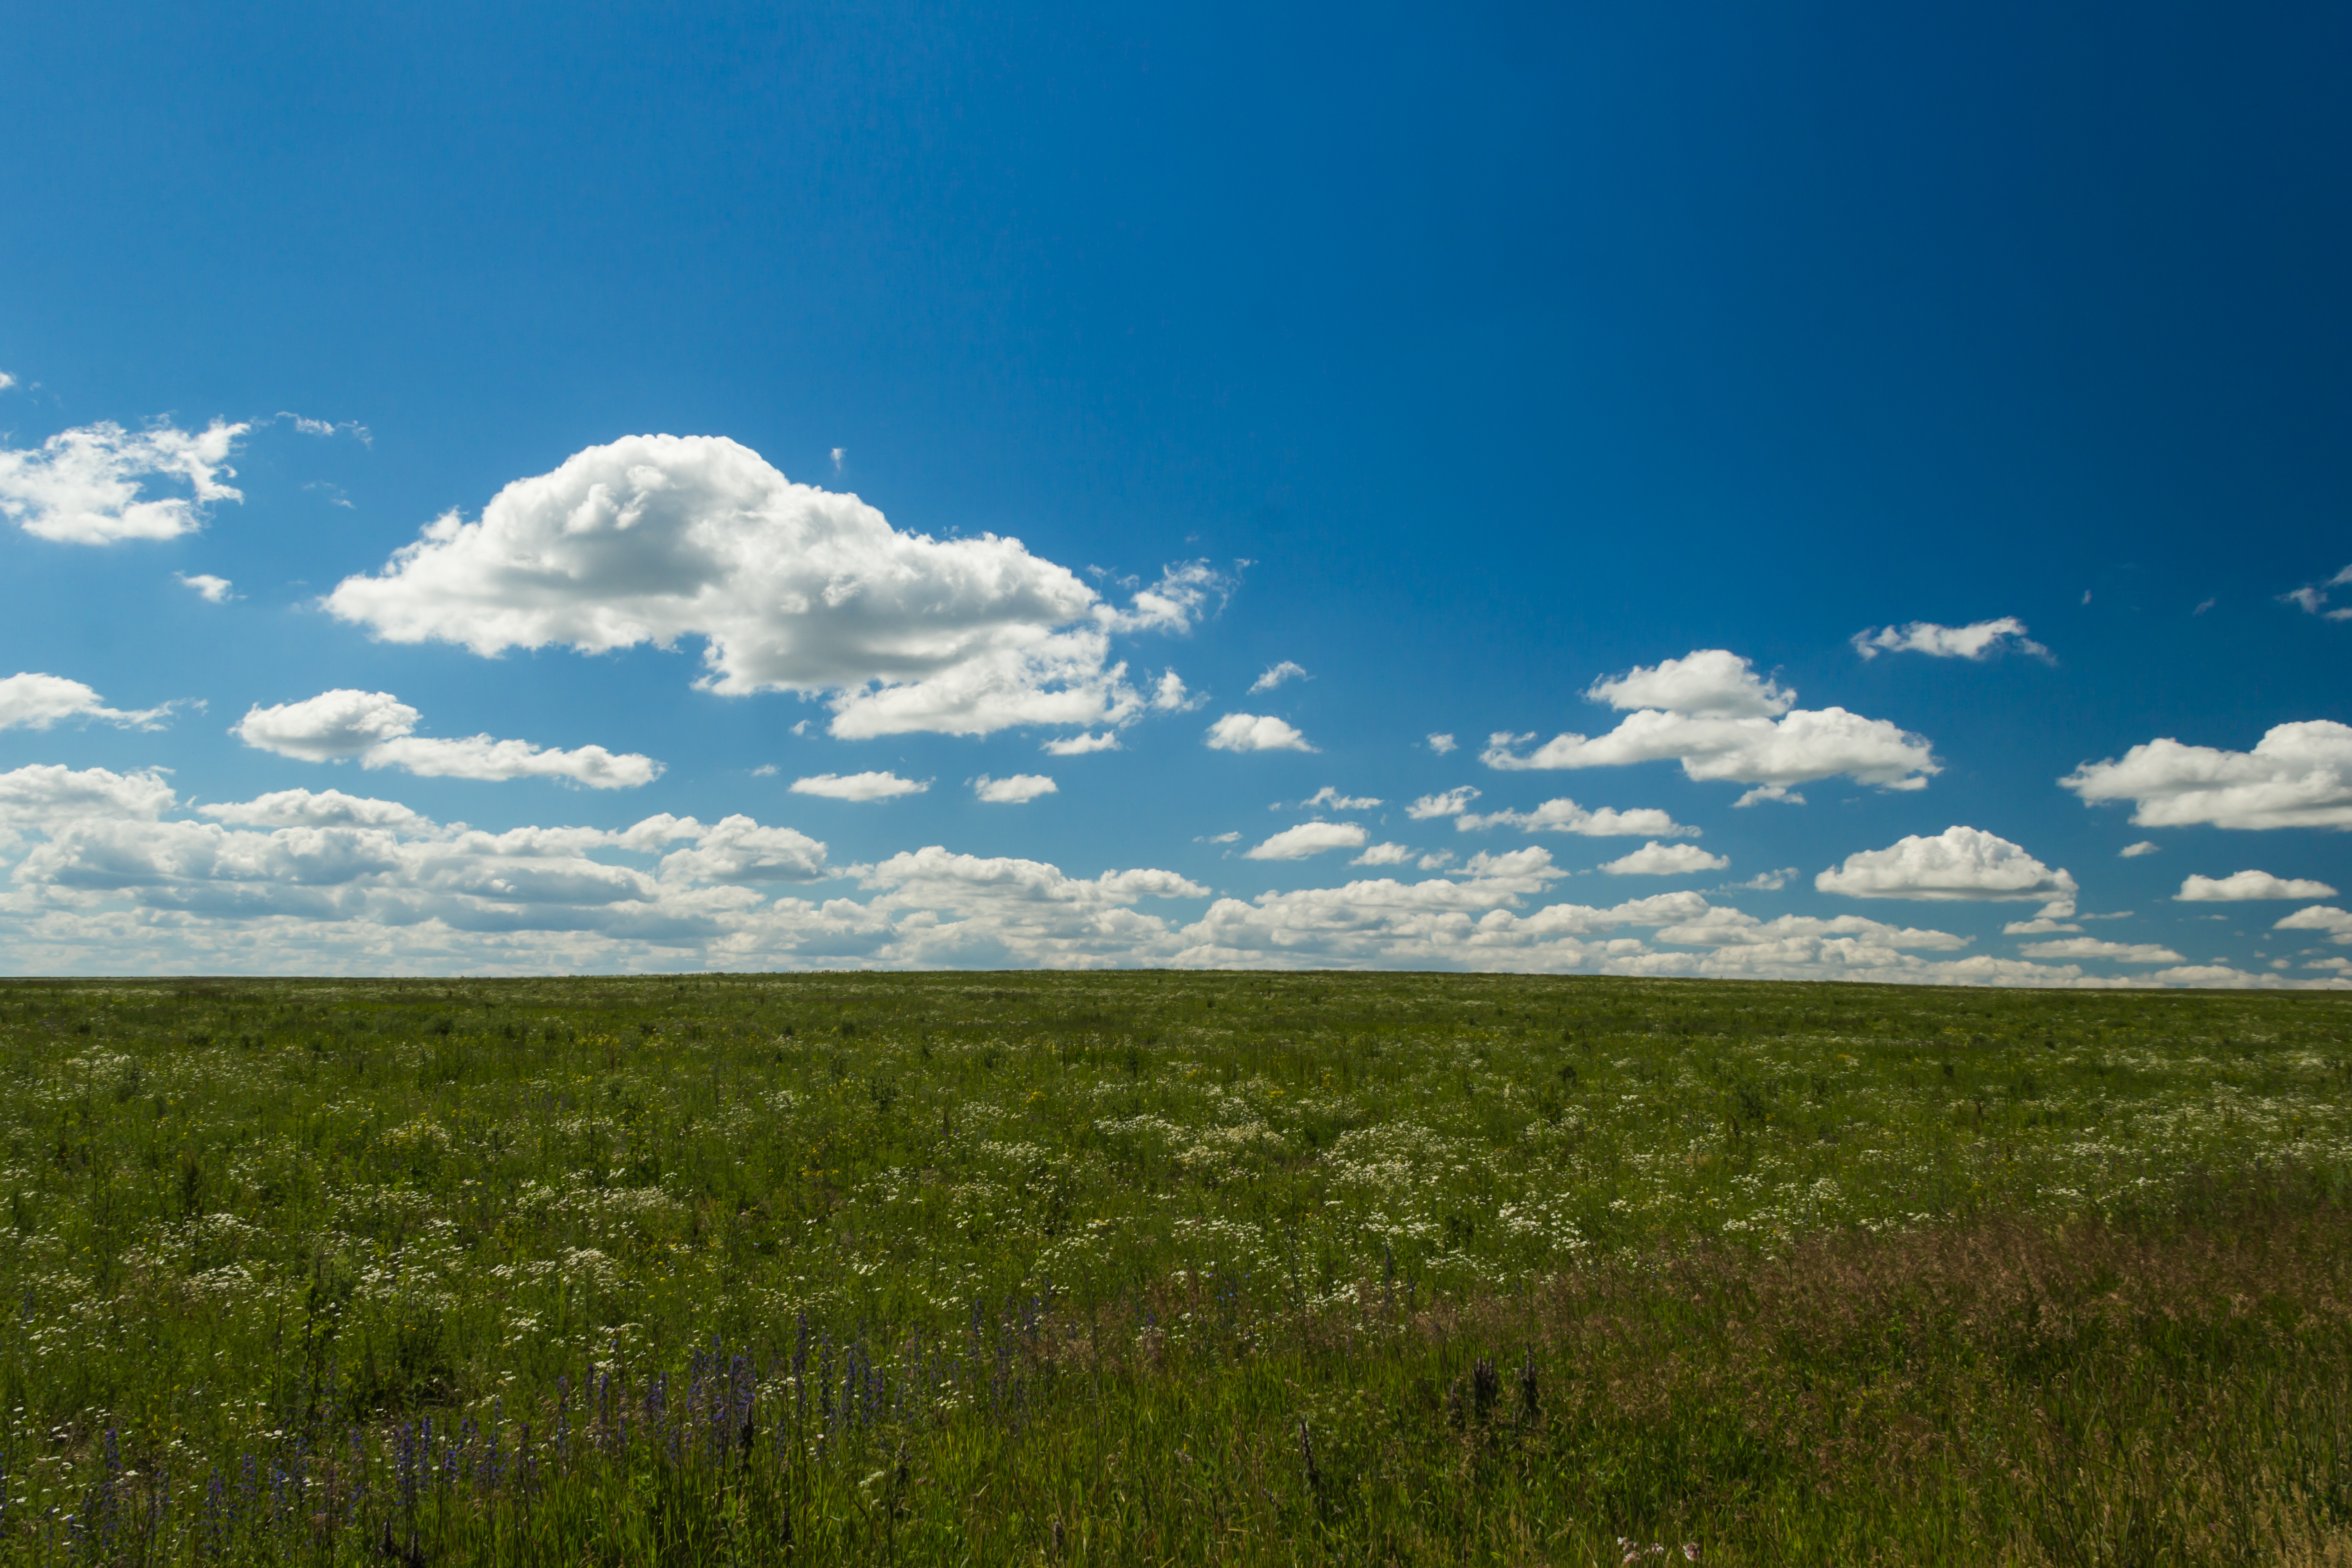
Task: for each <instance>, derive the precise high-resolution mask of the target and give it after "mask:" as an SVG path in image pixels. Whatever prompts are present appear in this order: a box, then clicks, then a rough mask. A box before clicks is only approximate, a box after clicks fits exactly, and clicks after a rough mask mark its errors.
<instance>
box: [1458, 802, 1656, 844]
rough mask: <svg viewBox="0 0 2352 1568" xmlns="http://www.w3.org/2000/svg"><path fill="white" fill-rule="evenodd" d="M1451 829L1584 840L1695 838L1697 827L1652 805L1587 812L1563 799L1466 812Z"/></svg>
mask: <svg viewBox="0 0 2352 1568" xmlns="http://www.w3.org/2000/svg"><path fill="white" fill-rule="evenodd" d="M1454 826H1455V827H1457V828H1459V829H1460V830H1462V831H1463V832H1465V833H1475V832H1478V831H1480V830H1481V829H1484V828H1488V827H1516V828H1517V829H1518V830H1519V831H1521V832H1522V833H1574V834H1579V835H1580V836H1582V837H1586V838H1641V837H1653V838H1695V837H1697V836H1698V829H1697V828H1696V827H1685V826H1683V825H1682V824H1680V823H1678V822H1676V821H1675V819H1674V818H1673V817H1672V816H1669V815H1668V814H1667V813H1665V812H1664V811H1661V810H1659V809H1658V808H1657V807H1656V806H1654V805H1637V806H1635V807H1634V808H1633V810H1631V811H1620V810H1618V809H1617V808H1616V807H1615V806H1613V805H1604V806H1602V807H1601V808H1600V809H1599V810H1598V811H1587V810H1586V809H1585V808H1584V807H1582V806H1580V805H1577V804H1576V802H1574V801H1572V800H1570V799H1569V798H1568V797H1566V796H1565V795H1563V796H1561V797H1560V798H1559V799H1557V800H1548V801H1546V802H1544V803H1543V804H1542V805H1539V806H1538V807H1536V808H1535V809H1534V810H1533V811H1490V812H1487V813H1485V814H1484V815H1481V814H1479V813H1477V812H1466V813H1464V814H1463V815H1461V816H1456V817H1455V818H1454Z"/></svg>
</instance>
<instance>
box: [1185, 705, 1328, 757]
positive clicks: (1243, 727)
mask: <svg viewBox="0 0 2352 1568" xmlns="http://www.w3.org/2000/svg"><path fill="white" fill-rule="evenodd" d="M1208 745H1209V749H1210V750H1211V751H1213V752H1311V751H1313V750H1314V749H1315V748H1314V747H1312V746H1310V745H1308V744H1307V737H1306V736H1304V735H1302V734H1300V733H1299V732H1298V731H1297V730H1294V729H1292V728H1291V727H1290V726H1289V725H1288V724H1287V723H1286V722H1284V721H1282V720H1280V719H1274V718H1269V717H1266V716H1265V715H1263V714H1257V713H1228V714H1226V715H1225V716H1224V717H1223V718H1222V719H1220V720H1218V721H1216V722H1215V723H1213V724H1212V725H1210V726H1209V741H1208Z"/></svg>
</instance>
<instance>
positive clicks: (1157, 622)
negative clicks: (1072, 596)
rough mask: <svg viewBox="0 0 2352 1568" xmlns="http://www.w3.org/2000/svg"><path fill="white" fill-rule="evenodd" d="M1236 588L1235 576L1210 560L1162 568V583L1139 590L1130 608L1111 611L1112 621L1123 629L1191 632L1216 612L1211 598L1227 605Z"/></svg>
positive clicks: (1218, 606)
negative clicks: (1221, 569) (1224, 572)
mask: <svg viewBox="0 0 2352 1568" xmlns="http://www.w3.org/2000/svg"><path fill="white" fill-rule="evenodd" d="M1128 584H1129V586H1130V587H1132V586H1133V585H1134V580H1133V579H1132V578H1130V579H1128ZM1233 591H1234V579H1233V578H1231V577H1228V576H1226V575H1225V574H1223V573H1222V572H1220V571H1218V570H1217V569H1216V568H1215V567H1213V566H1211V565H1210V564H1209V563H1207V562H1205V561H1184V562H1180V563H1177V564H1175V565H1173V566H1166V567H1162V568H1161V569H1160V581H1159V582H1157V583H1154V584H1151V585H1150V587H1148V588H1138V589H1136V592H1135V597H1134V600H1133V601H1132V603H1131V604H1130V605H1129V608H1128V609H1127V610H1125V611H1124V612H1118V611H1113V612H1112V613H1111V616H1112V621H1113V624H1114V625H1116V626H1118V627H1119V628H1120V629H1122V630H1129V631H1134V630H1144V631H1162V632H1189V631H1191V630H1192V627H1193V626H1195V625H1197V624H1198V623H1199V622H1200V621H1201V620H1202V618H1203V617H1205V616H1210V615H1212V614H1213V613H1215V612H1214V610H1213V609H1212V607H1211V606H1210V604H1209V601H1210V600H1212V599H1214V600H1215V601H1216V602H1217V605H1216V607H1217V608H1223V605H1224V602H1225V600H1226V599H1227V598H1228V597H1229V596H1231V595H1232V593H1233Z"/></svg>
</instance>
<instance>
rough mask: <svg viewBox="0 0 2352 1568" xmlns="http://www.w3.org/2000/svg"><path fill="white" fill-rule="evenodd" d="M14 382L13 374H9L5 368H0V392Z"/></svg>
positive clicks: (14, 383)
mask: <svg viewBox="0 0 2352 1568" xmlns="http://www.w3.org/2000/svg"><path fill="white" fill-rule="evenodd" d="M14 385H16V377H15V376H13V375H10V374H8V373H7V372H6V371H5V370H0V392H5V391H7V390H8V389H9V388H10V387H12V386H14Z"/></svg>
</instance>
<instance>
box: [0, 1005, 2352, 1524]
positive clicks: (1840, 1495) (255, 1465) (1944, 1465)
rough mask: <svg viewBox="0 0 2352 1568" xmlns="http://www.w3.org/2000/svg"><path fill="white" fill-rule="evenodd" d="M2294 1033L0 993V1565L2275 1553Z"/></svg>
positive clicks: (2311, 1051) (2067, 1019) (1240, 1009)
mask: <svg viewBox="0 0 2352 1568" xmlns="http://www.w3.org/2000/svg"><path fill="white" fill-rule="evenodd" d="M2347 1025H2352V1011H2347V1004H2346V1003H2345V1002H2344V1001H2341V1000H2339V999H2336V998H2335V997H2333V996H2326V995H2306V996H2276V997H2248V996H2240V995H2217V994H2179V993H2163V994H2140V995H2135V994H2124V995H2116V994H2098V995H2071V994H2013V993H2008V994H1986V993H1966V992H1951V991H1916V990H1900V989H1887V988H1867V987H1821V986H1797V985H1764V984H1711V983H1691V982H1635V981H1593V980H1559V979H1538V978H1517V977H1461V976H1449V977H1432V976H1326V975H1304V976H1300V975H1293V976H1273V977H1268V976H1256V975H1251V976H1239V975H1230V974H1213V975H1164V974H1162V975H1151V974H1141V975H1139V974H1115V975H1068V976H1036V975H1026V976H996V975H988V976H974V975H933V976H915V977H890V978H883V977H874V976H813V977H793V978H772V977H733V978H725V979H706V978H696V979H692V980H671V979H645V980H626V981H577V982H500V983H480V984H473V983H461V984H448V983H441V982H433V983H398V984H394V983H350V984H342V983H337V984H320V983H299V982H252V983H245V982H234V983H231V982H222V983H178V982H159V983H107V984H85V983H73V984H67V983H11V984H0V1103H5V1107H6V1116H5V1137H6V1143H5V1167H0V1186H5V1193H6V1196H7V1201H8V1205H9V1206H8V1215H7V1223H6V1224H5V1225H0V1291H5V1294H0V1301H5V1302H7V1303H10V1304H11V1305H12V1307H13V1309H14V1311H13V1315H12V1316H11V1317H10V1318H9V1319H8V1320H7V1321H6V1322H5V1327H0V1380H5V1382H0V1402H5V1406H6V1411H7V1414H6V1421H5V1432H0V1463H5V1480H6V1484H5V1489H0V1497H4V1498H5V1500H0V1549H4V1550H5V1551H7V1552H13V1553H16V1554H18V1555H21V1556H26V1557H30V1558H50V1557H54V1558H58V1559H60V1560H63V1559H66V1558H88V1559H89V1560H93V1561H124V1562H149V1561H152V1562H163V1561H172V1562H179V1561H198V1560H213V1559H217V1560H220V1561H296V1560H306V1561H319V1562H358V1561H361V1560H362V1559H367V1560H382V1559H383V1557H384V1556H385V1555H386V1554H387V1553H389V1554H390V1555H391V1556H393V1557H394V1558H403V1559H407V1560H411V1561H421V1560H432V1561H445V1560H446V1561H488V1562H498V1561H511V1562H541V1561H546V1562H552V1561H555V1560H558V1559H562V1560H563V1561H567V1562H577V1561H581V1560H583V1558H584V1559H586V1560H590V1561H610V1562H615V1563H619V1562H646V1561H677V1562H696V1563H702V1562H725V1561H744V1562H750V1561H759V1562H772V1561H784V1560H787V1559H789V1558H802V1559H805V1560H808V1561H816V1562H825V1561H834V1560H841V1559H848V1560H873V1561H878V1562H898V1561H906V1562H941V1563H963V1562H971V1563H1013V1562H1021V1563H1030V1562H1038V1561H1045V1562H1063V1561H1068V1562H1106V1563H1108V1562H1122V1563H1125V1562H1135V1563H1144V1562H1169V1561H1182V1562H1190V1561H1204V1560H1219V1561H1234V1562H1256V1561H1276V1560H1279V1561H1284V1562H1294V1561H1314V1562H1321V1561H1329V1562H1428V1561H1482V1562H1483V1561H1500V1562H1525V1563H1554V1562H1559V1563H1568V1562H1593V1561H1607V1562H1612V1563H1614V1562H1622V1561H1623V1559H1624V1556H1625V1553H1626V1552H1629V1551H1632V1552H1636V1553H1637V1554H1640V1555H1647V1556H1651V1557H1654V1558H1656V1559H1657V1560H1660V1561H1664V1560H1666V1558H1667V1557H1669V1556H1670V1557H1671V1558H1672V1559H1673V1560H1675V1561H1681V1560H1684V1557H1685V1545H1688V1546H1689V1547H1690V1548H1691V1549H1693V1550H1696V1551H1697V1552H1700V1553H1701V1560H1702V1561H1717V1562H1737V1561H1755V1562H1776V1563H1785V1562H1790V1561H1809V1562H1811V1561H1819V1562H1849V1561H1850V1562H1871V1561H1885V1562H1910V1561H1922V1562H1929V1561H1932V1562H1950V1563H1978V1562H1987V1561H2000V1560H2009V1561H2015V1562H2021V1563H2026V1562H2041V1561H2045V1560H2046V1561H2051V1562H2065V1563H2110V1562H2112V1563H2156V1562H2181V1563H2254V1562H2275V1561H2293V1560H2308V1561H2313V1562H2328V1561H2341V1560H2343V1559H2344V1553H2345V1552H2346V1551H2347V1544H2346V1542H2347V1535H2346V1531H2347V1527H2352V1491H2347V1487H2352V1466H2348V1465H2347V1455H2346V1452H2345V1445H2346V1441H2347V1439H2346V1436H2345V1435H2346V1434H2347V1431H2352V1422H2347V1396H2352V1368H2347V1354H2352V1352H2347V1344H2352V1336H2347V1331H2346V1330H2347V1324H2346V1323H2345V1321H2344V1319H2345V1314H2346V1311H2347V1305H2346V1304H2347V1302H2352V1289H2347V1287H2352V1278H2347V1275H2352V1262H2347V1259H2352V1248H2347V1246H2346V1243H2347V1240H2352V1223H2347V1218H2346V1214H2345V1208H2344V1204H2343V1199H2344V1196H2345V1192H2346V1185H2345V1184H2346V1180H2347V1173H2352V1094H2347V1088H2352V1077H2348V1076H2347V1074H2348V1073H2352V1030H2347ZM1621 1537H1622V1538H1623V1539H1622V1542H1621V1539H1620V1538H1621ZM1652 1547H1658V1548H1661V1549H1663V1551H1662V1552H1650V1551H1649V1549H1650V1548H1652ZM2330 1553H2334V1555H2330Z"/></svg>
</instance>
